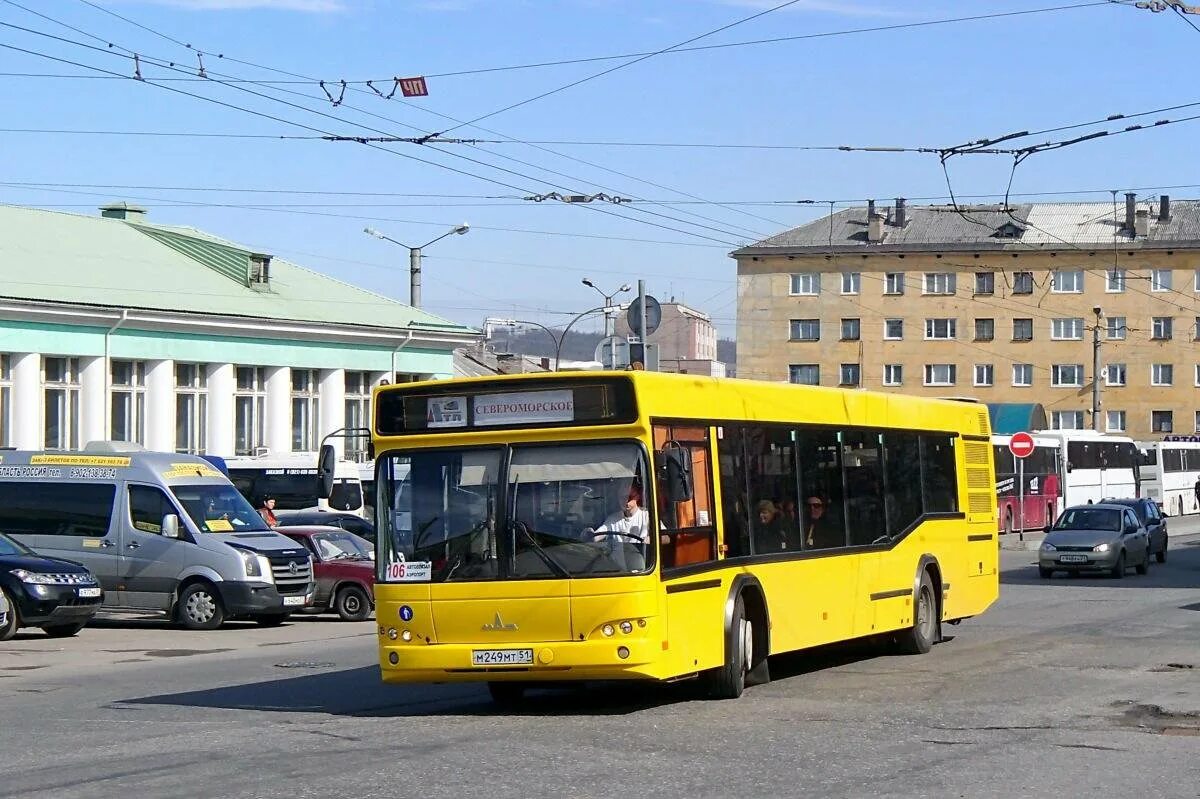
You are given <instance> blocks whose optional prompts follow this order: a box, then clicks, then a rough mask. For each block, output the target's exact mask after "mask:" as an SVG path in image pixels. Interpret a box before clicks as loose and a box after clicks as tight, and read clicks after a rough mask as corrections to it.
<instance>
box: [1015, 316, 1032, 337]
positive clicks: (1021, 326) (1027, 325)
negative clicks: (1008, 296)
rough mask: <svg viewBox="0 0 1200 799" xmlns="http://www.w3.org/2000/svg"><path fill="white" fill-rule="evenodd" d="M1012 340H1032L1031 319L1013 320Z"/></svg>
mask: <svg viewBox="0 0 1200 799" xmlns="http://www.w3.org/2000/svg"><path fill="white" fill-rule="evenodd" d="M1013 341H1033V320H1032V319H1014V320H1013Z"/></svg>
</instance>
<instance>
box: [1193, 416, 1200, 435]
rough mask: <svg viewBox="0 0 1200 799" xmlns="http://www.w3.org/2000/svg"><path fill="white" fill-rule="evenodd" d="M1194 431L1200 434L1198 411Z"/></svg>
mask: <svg viewBox="0 0 1200 799" xmlns="http://www.w3.org/2000/svg"><path fill="white" fill-rule="evenodd" d="M1192 429H1193V430H1195V431H1196V432H1197V433H1200V411H1196V422H1195V425H1194V426H1193V428H1192Z"/></svg>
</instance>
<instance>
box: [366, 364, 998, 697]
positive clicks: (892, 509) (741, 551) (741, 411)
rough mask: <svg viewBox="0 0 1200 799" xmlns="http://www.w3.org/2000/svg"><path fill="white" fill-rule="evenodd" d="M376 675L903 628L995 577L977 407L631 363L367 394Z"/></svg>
mask: <svg viewBox="0 0 1200 799" xmlns="http://www.w3.org/2000/svg"><path fill="white" fill-rule="evenodd" d="M373 408H374V414H373V424H372V430H371V433H372V444H373V447H374V451H375V455H376V458H377V460H376V470H377V471H376V487H377V502H376V522H377V547H378V551H377V556H376V560H377V564H378V574H377V584H376V586H375V601H376V617H377V619H378V628H379V653H380V666H381V669H382V674H383V679H384V680H385V681H386V682H466V681H480V682H487V683H488V686H489V689H490V690H491V693H492V696H493V698H494V699H495V700H496V701H497V702H513V701H517V700H519V699H520V697H521V695H522V693H523V691H524V690H525V688H527V687H528V686H530V685H531V684H534V683H537V684H546V683H555V682H562V681H576V680H625V679H637V680H659V681H668V680H676V679H681V678H687V677H692V676H699V677H701V678H703V679H704V680H706V681H707V686H708V689H709V692H710V694H711V695H713V696H715V697H722V698H734V697H737V696H740V695H741V693H742V691H743V689H744V687H745V686H747V685H754V684H756V683H762V682H765V681H766V680H768V679H769V673H768V661H767V657H768V655H774V654H778V653H781V652H790V651H795V650H799V649H804V648H807V647H814V646H818V645H822V644H828V643H832V642H836V641H845V640H848V639H853V638H860V637H865V636H883V635H886V636H888V637H889V638H891V639H892V640H893V642H894V643H895V645H896V646H897V647H898V648H899V649H900V650H902V651H905V652H911V653H924V652H927V651H929V649H930V647H931V646H932V645H933V644H934V643H935V642H937V641H938V640H939V637H940V634H941V625H942V623H944V622H948V623H956V622H958V621H960V620H962V619H965V618H967V617H970V616H973V615H976V614H978V613H980V612H982V611H983V610H984V609H985V608H987V607H988V606H989V605H990V604H991V603H992V602H993V601H994V600H995V599H996V597H997V594H998V588H999V583H998V573H997V572H998V570H997V565H998V564H997V560H998V547H997V541H996V538H995V535H996V519H995V495H994V477H993V466H992V449H991V444H990V441H989V438H988V436H989V433H990V430H989V426H988V415H987V410H986V408H985V407H984V406H982V405H979V404H975V403H971V402H961V401H950V400H933V399H923V398H918V397H908V396H901V395H896V394H881V393H872V392H865V391H845V390H839V389H830V388H818V387H809V386H795V385H778V384H770V383H759V382H753V381H748V380H733V379H720V378H708V377H698V376H688V375H667V374H655V373H648V372H641V371H636V372H597V373H561V372H560V373H548V374H539V375H517V376H507V377H496V378H492V377H487V378H470V379H457V380H448V381H439V382H426V383H409V384H403V385H392V386H384V387H381V388H379V389H377V390H376V393H375V396H374V403H373Z"/></svg>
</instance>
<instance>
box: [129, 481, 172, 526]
mask: <svg viewBox="0 0 1200 799" xmlns="http://www.w3.org/2000/svg"><path fill="white" fill-rule="evenodd" d="M168 513H178V511H176V510H175V506H174V505H172V504H171V500H169V499H167V495H166V494H164V493H163V492H162V490H161V489H158V488H154V487H152V486H137V485H131V486H130V487H129V518H130V521H132V522H133V527H134V529H135V530H141V531H142V532H143V533H155V534H157V533H161V532H162V519H163V516H166V515H167V514H168Z"/></svg>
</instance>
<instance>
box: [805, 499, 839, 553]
mask: <svg viewBox="0 0 1200 799" xmlns="http://www.w3.org/2000/svg"><path fill="white" fill-rule="evenodd" d="M804 508H805V510H806V511H807V513H808V519H807V520H806V521H805V523H804V547H805V548H806V549H825V548H827V547H835V546H841V545H842V543H844V542H843V541H842V533H841V531H840V530H838V529H836V528H835V527H834V525H833V523H832V522H831V521H830V518H829V515H828V514H827V513H826V512H825V511H826V503H825V500H824V499H822V498H821V497H818V496H810V497H809V498H808V499H806V500H804Z"/></svg>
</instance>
